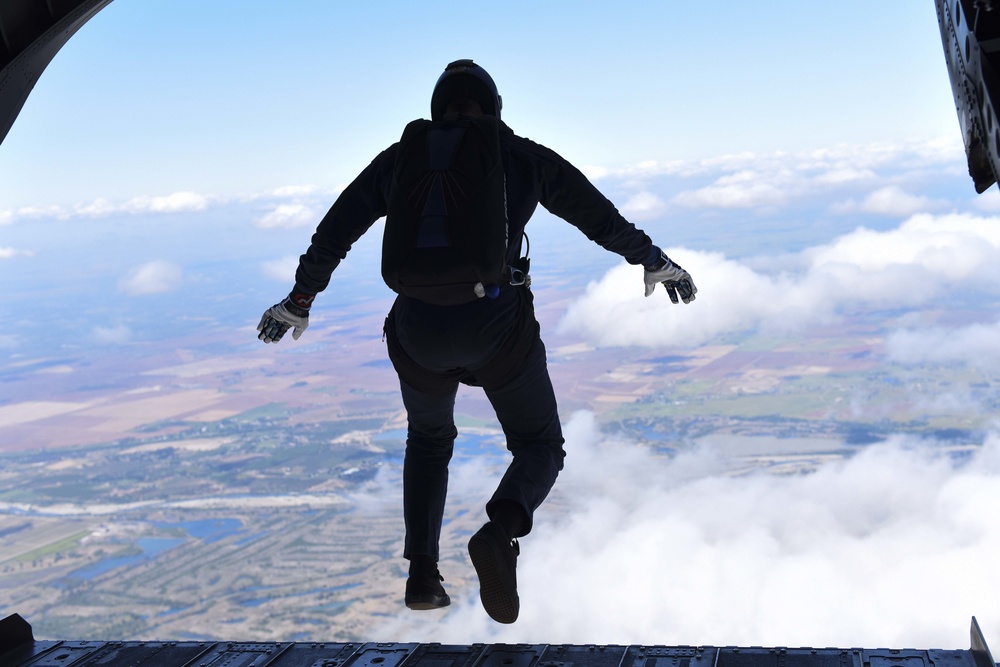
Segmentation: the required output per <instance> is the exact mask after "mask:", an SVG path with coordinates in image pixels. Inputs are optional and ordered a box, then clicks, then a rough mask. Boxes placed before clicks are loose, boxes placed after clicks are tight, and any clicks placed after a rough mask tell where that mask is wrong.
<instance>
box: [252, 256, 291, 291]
mask: <svg viewBox="0 0 1000 667" xmlns="http://www.w3.org/2000/svg"><path fill="white" fill-rule="evenodd" d="M298 267H299V258H298V256H297V255H289V256H287V257H282V258H281V259H274V260H270V261H267V262H261V265H260V268H261V271H263V272H264V275H266V276H267V277H269V278H273V279H275V280H277V281H280V282H284V283H289V284H291V282H292V281H293V280H294V279H295V270H296V269H297V268H298Z"/></svg>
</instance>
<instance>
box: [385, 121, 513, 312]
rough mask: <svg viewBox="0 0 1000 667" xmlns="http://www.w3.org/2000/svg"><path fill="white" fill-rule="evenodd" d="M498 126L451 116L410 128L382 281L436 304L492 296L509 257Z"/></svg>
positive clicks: (393, 196) (390, 214) (398, 170)
mask: <svg viewBox="0 0 1000 667" xmlns="http://www.w3.org/2000/svg"><path fill="white" fill-rule="evenodd" d="M500 127H501V123H500V121H499V120H498V119H497V118H494V117H492V116H482V117H477V118H469V117H464V116H447V117H445V118H444V119H442V120H438V121H430V120H415V121H413V122H411V123H410V124H408V125H407V126H406V129H405V130H404V131H403V136H402V138H401V139H400V141H399V146H398V149H397V152H396V164H395V172H394V174H393V184H392V188H391V190H390V194H389V201H388V207H387V213H386V221H385V232H384V234H383V237H382V278H383V279H384V280H385V283H386V285H388V286H389V287H390V288H391V289H392V290H393V291H394V292H396V293H398V294H403V295H406V296H409V297H413V298H415V299H419V300H420V301H424V302H426V303H431V304H435V305H443V306H448V305H458V304H462V303H469V302H471V301H475V300H476V299H479V298H482V297H484V296H487V295H491V296H495V294H496V290H497V289H498V288H499V285H500V283H501V282H502V281H503V280H504V273H505V270H506V255H507V188H506V177H505V175H504V168H503V160H502V159H501V153H500Z"/></svg>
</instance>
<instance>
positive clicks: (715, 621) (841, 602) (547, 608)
mask: <svg viewBox="0 0 1000 667" xmlns="http://www.w3.org/2000/svg"><path fill="white" fill-rule="evenodd" d="M566 435H567V447H568V451H569V456H568V457H567V467H566V470H565V472H564V473H563V476H562V477H561V478H560V480H559V481H558V483H557V488H558V490H559V494H560V497H561V504H564V507H565V509H564V510H560V511H555V512H553V514H552V515H549V516H550V517H551V518H550V519H549V520H548V521H546V520H545V519H544V518H543V517H544V516H545V512H544V509H543V511H542V512H540V515H539V522H538V523H537V524H536V530H535V531H534V532H533V534H532V535H530V536H528V537H526V538H524V539H523V540H522V545H521V546H522V556H521V558H520V562H519V568H518V578H519V591H520V595H521V605H522V610H521V617H520V619H519V620H518V622H517V623H516V624H514V625H512V626H500V625H497V624H495V623H493V622H492V621H490V620H489V619H488V618H487V617H486V614H485V612H483V610H482V609H481V607H480V604H479V600H478V595H477V591H475V590H473V591H461V590H452V591H451V594H452V599H453V603H452V604H453V607H452V609H451V610H450V611H449V612H447V613H446V614H444V615H443V618H442V616H441V615H431V614H425V615H419V614H412V613H409V614H403V615H401V616H400V617H399V618H398V619H396V620H394V621H393V622H391V623H389V624H388V625H387V627H386V628H384V629H380V632H381V634H380V635H379V636H391V637H394V638H396V639H397V640H399V641H439V642H445V643H449V642H456V643H467V642H509V643H515V642H525V643H535V642H542V643H578V644H588V643H618V644H631V643H637V644H642V643H646V644H648V643H656V644H668V645H672V644H688V645H691V644H694V645H697V644H714V645H733V644H736V645H764V646H789V645H790V646H862V645H878V646H886V645H889V646H916V647H930V646H943V647H950V648H963V647H966V646H967V643H966V642H967V627H968V624H969V618H970V617H971V616H972V615H978V616H979V619H980V621H981V622H986V623H988V624H989V625H988V626H987V627H985V628H984V629H985V631H986V632H987V634H989V633H991V632H992V633H994V634H997V633H1000V606H998V602H997V600H1000V574H998V573H997V572H996V571H995V568H990V567H988V566H987V565H986V564H987V563H990V562H992V560H993V554H995V553H996V550H997V548H998V547H1000V517H998V515H997V514H996V512H992V511H989V509H988V508H992V507H996V506H997V503H998V502H1000V438H998V437H997V436H990V437H989V438H988V439H987V440H986V442H985V444H984V445H983V446H982V447H981V448H979V449H978V450H977V452H976V453H975V454H974V455H973V456H972V457H971V459H969V460H968V461H967V462H965V463H964V464H958V463H956V462H955V460H953V459H951V458H949V456H947V455H946V454H944V453H943V452H942V450H941V449H940V447H938V446H936V445H935V444H934V443H917V442H909V441H906V440H904V439H902V438H894V439H892V440H890V441H889V442H886V443H884V444H881V445H874V446H870V447H868V448H867V449H865V450H863V451H860V452H859V453H858V454H856V455H855V456H853V457H851V458H848V459H845V460H841V461H838V462H836V463H826V464H823V465H821V466H820V467H819V468H818V469H817V470H816V471H815V472H813V473H811V474H807V475H795V476H773V475H768V474H765V473H763V472H757V473H753V474H749V475H742V476H733V475H731V474H728V473H727V469H728V468H729V467H730V466H731V464H732V462H731V461H727V460H725V459H724V458H721V457H720V456H717V455H716V454H714V453H713V451H712V449H711V447H710V446H709V447H705V448H698V449H693V450H691V451H688V452H686V453H684V454H681V455H679V456H677V457H676V458H674V459H670V460H667V459H664V458H661V457H657V456H654V455H652V454H650V453H649V452H648V451H647V450H645V449H642V448H640V447H638V446H636V445H635V444H634V443H630V442H625V441H617V440H611V439H607V438H604V437H602V436H600V435H599V434H598V432H597V429H596V426H595V424H594V421H593V417H592V416H591V415H589V414H587V413H579V414H577V415H574V416H573V418H572V419H571V420H570V422H569V423H568V424H567V427H566ZM466 474H467V471H465V470H464V469H459V470H457V471H455V472H454V476H455V477H456V478H460V479H461V478H463V477H464V476H466ZM475 474H476V475H479V474H481V473H475ZM481 483H482V485H483V486H485V487H489V486H491V485H492V484H494V483H495V480H485V479H484V480H482V482H481ZM555 515H558V516H555ZM445 576H446V577H447V573H445ZM931 601H932V602H931ZM431 616H433V618H431Z"/></svg>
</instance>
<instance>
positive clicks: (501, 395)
mask: <svg viewBox="0 0 1000 667" xmlns="http://www.w3.org/2000/svg"><path fill="white" fill-rule="evenodd" d="M484 389H485V391H486V396H487V397H488V398H489V400H490V403H492V404H493V409H494V410H496V413H497V419H498V420H499V421H500V426H501V427H502V428H503V432H504V435H506V437H507V449H508V450H510V452H511V454H513V455H514V459H513V460H512V461H511V463H510V466H508V468H507V471H506V472H505V473H504V476H503V478H502V479H501V480H500V484H499V486H498V487H497V490H496V492H495V493H494V494H493V497H492V498H491V499H490V501H489V503H487V505H486V513H487V514H488V515H489V516H490V517H491V518H492V517H493V510H494V509H495V506H496V503H497V502H498V501H500V500H510V501H514V502H515V503H517V504H518V505H520V506H521V507H522V508H523V509H524V511H525V516H526V519H527V522H526V524H525V526H524V530H523V532H522V535H527V534H528V533H529V532H530V531H531V525H532V520H533V515H534V511H535V510H536V509H537V508H538V506H539V505H541V504H542V501H543V500H545V497H546V496H547V495H548V493H549V491H550V490H551V489H552V485H553V484H554V483H555V481H556V476H557V475H558V474H559V471H560V470H562V467H563V458H564V457H565V455H566V453H565V451H564V450H563V443H564V442H565V440H564V439H563V436H562V426H561V425H560V424H559V414H558V410H557V407H556V397H555V392H554V391H553V389H552V381H551V380H550V379H549V371H548V367H547V365H546V362H545V345H544V344H543V343H542V341H541V339H540V338H538V337H537V336H536V338H535V343H534V344H533V346H532V348H531V352H530V353H529V354H528V357H527V359H526V360H525V363H524V366H523V368H522V370H521V372H520V373H519V374H518V375H517V377H515V378H514V379H513V380H512V381H510V382H508V383H507V384H505V385H504V386H502V387H499V388H492V387H491V388H484ZM515 537H519V536H515Z"/></svg>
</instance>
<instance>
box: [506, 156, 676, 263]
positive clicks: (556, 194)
mask: <svg viewBox="0 0 1000 667" xmlns="http://www.w3.org/2000/svg"><path fill="white" fill-rule="evenodd" d="M514 141H515V144H514V146H513V148H514V151H516V152H519V153H521V154H522V156H523V157H524V158H525V159H527V160H528V161H529V162H530V163H531V164H532V169H533V171H534V172H535V179H536V183H537V187H538V188H539V191H538V201H539V202H540V203H541V204H542V206H544V207H545V208H546V210H548V211H549V212H550V213H552V214H553V215H557V216H559V217H560V218H562V219H563V220H566V221H567V222H569V223H570V224H571V225H573V226H574V227H576V228H577V229H579V230H580V231H581V232H583V233H584V234H585V235H586V236H587V238H589V239H590V240H591V241H594V242H595V243H597V244H598V245H600V246H601V247H603V248H605V249H606V250H610V251H611V252H614V253H617V254H619V255H621V256H622V257H624V258H625V260H626V261H628V262H629V263H630V264H643V263H646V262H649V261H650V259H651V257H652V256H653V254H654V253H655V254H657V255H658V254H659V249H658V248H657V249H655V250H654V248H655V246H654V245H653V242H652V240H651V239H650V238H649V236H647V235H646V233H645V232H643V231H642V230H641V229H638V228H637V227H636V226H635V225H633V224H632V223H631V222H629V221H628V220H626V219H625V218H623V217H622V215H621V214H620V213H619V212H618V209H617V208H615V206H614V204H612V203H611V202H610V201H609V200H608V199H607V197H605V196H604V195H603V194H601V193H600V191H599V190H598V189H597V188H596V187H594V185H593V184H592V183H591V182H590V181H589V180H587V177H586V176H584V175H583V173H582V172H581V171H580V170H579V169H577V168H576V167H574V166H573V165H572V164H570V163H569V162H568V161H567V160H565V159H564V158H562V157H561V156H560V155H558V154H557V153H556V152H555V151H553V150H550V149H548V148H546V147H544V146H541V145H539V144H536V143H534V142H533V141H530V140H528V139H524V138H522V137H515V139H514Z"/></svg>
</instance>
